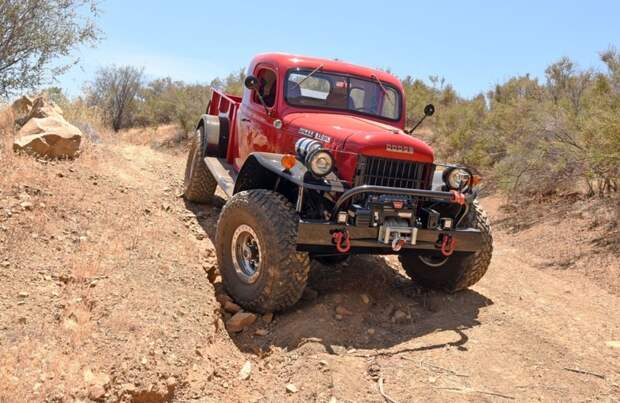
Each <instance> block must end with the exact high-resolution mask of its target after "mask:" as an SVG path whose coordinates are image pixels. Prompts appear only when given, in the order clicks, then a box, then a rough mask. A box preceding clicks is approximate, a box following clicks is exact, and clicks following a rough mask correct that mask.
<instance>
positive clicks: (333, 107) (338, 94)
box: [184, 53, 493, 312]
mask: <svg viewBox="0 0 620 403" xmlns="http://www.w3.org/2000/svg"><path fill="white" fill-rule="evenodd" d="M405 110H406V109H405V98H404V94H403V88H402V85H401V83H400V81H399V80H398V79H397V78H396V77H394V76H392V75H390V74H388V73H386V72H384V71H380V70H374V69H369V68H364V67H360V66H355V65H352V64H348V63H343V62H339V61H334V60H327V59H317V58H310V57H302V56H294V55H288V54H280V53H269V54H261V55H258V56H256V57H255V58H254V59H253V60H252V61H251V63H250V65H249V68H248V71H247V77H246V79H245V88H244V91H243V96H242V97H236V96H232V95H227V94H225V93H223V92H221V91H217V90H214V91H213V95H212V98H211V101H210V103H209V106H208V108H207V112H206V114H205V115H203V116H202V117H201V118H200V121H199V122H198V124H197V126H196V133H195V135H194V136H193V140H192V145H191V147H190V152H189V156H188V160H187V167H186V172H185V189H184V195H185V198H186V199H187V200H189V201H191V202H195V203H209V202H210V201H211V200H213V195H214V192H215V190H216V187H217V186H219V187H220V188H221V189H222V190H223V192H224V193H225V194H226V196H227V202H226V204H225V205H224V207H223V209H222V211H221V213H220V217H219V221H218V223H217V229H216V235H215V240H214V243H215V247H216V252H217V261H218V266H219V270H220V273H221V276H222V281H223V283H224V286H225V288H226V289H227V291H228V292H229V293H230V295H231V296H232V297H233V298H234V299H235V300H236V301H237V302H238V303H239V304H240V305H241V306H243V307H244V308H246V309H249V310H254V311H257V312H268V311H277V310H282V309H284V308H286V307H288V306H290V305H292V304H294V303H296V302H297V301H298V299H299V298H300V297H301V295H302V292H303V289H304V287H305V285H306V280H307V277H308V272H309V270H310V266H311V262H313V261H317V262H320V263H322V264H325V265H331V264H338V263H340V262H342V261H344V260H345V259H347V258H348V257H349V256H350V255H351V254H359V253H364V254H381V255H386V254H398V256H399V260H400V263H401V264H402V267H403V269H404V271H405V272H406V273H407V275H409V276H410V277H411V278H412V279H413V280H414V281H416V282H418V283H419V284H420V285H422V286H424V287H429V288H434V289H441V290H445V291H448V292H455V291H458V290H461V289H464V288H467V287H469V286H471V285H472V284H474V283H476V282H477V281H478V280H480V278H482V276H483V275H484V274H485V272H486V271H487V268H488V266H489V263H490V260H491V253H492V249H493V246H492V238H491V232H490V227H489V221H488V219H487V217H486V214H485V213H484V212H483V210H482V209H481V208H480V206H479V205H478V202H477V201H476V198H477V194H478V184H479V182H480V177H479V176H478V175H475V172H473V171H472V170H471V169H470V168H467V167H464V166H459V165H452V164H439V163H437V162H436V161H435V158H434V155H433V150H432V149H431V148H430V147H429V146H428V145H427V144H425V143H424V142H423V141H421V140H419V139H416V138H415V137H413V136H412V132H413V130H414V129H415V128H416V127H417V126H418V125H417V124H416V125H415V126H414V128H413V129H409V130H407V129H406V128H405ZM433 113H434V107H433V106H432V105H427V106H426V107H425V108H424V117H427V116H430V115H432V114H433ZM424 117H423V118H422V120H423V119H424ZM420 122H421V121H420ZM420 122H418V124H419V123H420Z"/></svg>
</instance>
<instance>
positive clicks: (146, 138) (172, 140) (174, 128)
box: [118, 124, 188, 151]
mask: <svg viewBox="0 0 620 403" xmlns="http://www.w3.org/2000/svg"><path fill="white" fill-rule="evenodd" d="M118 136H119V138H120V139H121V140H122V141H125V142H127V143H131V144H136V145H144V146H150V147H152V148H155V149H170V150H172V151H178V150H179V148H181V149H182V148H183V147H182V146H183V145H184V144H185V143H186V142H187V138H188V137H187V134H186V133H185V132H183V130H181V128H180V127H179V126H178V125H175V124H171V125H163V126H158V127H144V128H133V129H127V130H123V131H121V132H120V133H118Z"/></svg>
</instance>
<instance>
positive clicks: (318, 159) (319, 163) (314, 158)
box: [306, 148, 334, 177]
mask: <svg viewBox="0 0 620 403" xmlns="http://www.w3.org/2000/svg"><path fill="white" fill-rule="evenodd" d="M306 168H308V169H309V170H310V172H312V174H313V175H314V176H318V177H322V176H325V175H327V174H329V173H330V172H331V171H332V169H333V168H334V157H332V155H331V153H330V152H329V151H327V150H324V149H321V148H319V149H316V150H312V151H311V152H310V153H308V155H306Z"/></svg>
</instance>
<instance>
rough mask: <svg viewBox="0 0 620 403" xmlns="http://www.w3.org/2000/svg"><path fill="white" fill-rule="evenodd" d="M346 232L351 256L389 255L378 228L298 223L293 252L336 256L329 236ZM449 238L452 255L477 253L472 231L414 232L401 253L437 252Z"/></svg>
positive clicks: (475, 235) (478, 238) (475, 233)
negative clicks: (447, 236) (413, 240)
mask: <svg viewBox="0 0 620 403" xmlns="http://www.w3.org/2000/svg"><path fill="white" fill-rule="evenodd" d="M344 228H346V230H347V231H348V232H349V239H350V241H351V252H353V253H355V252H357V253H363V252H367V253H372V252H376V253H393V250H392V248H391V247H390V245H386V244H385V243H382V242H379V241H378V238H379V228H378V227H357V226H354V225H347V226H344V225H342V224H336V223H332V222H325V221H318V220H316V221H315V220H302V221H300V222H299V226H298V228H297V250H299V251H305V252H312V253H319V254H320V253H326V254H327V253H338V252H337V250H336V247H335V243H334V242H333V241H332V234H333V233H334V232H337V231H342V230H343V229H344ZM443 235H450V236H451V237H452V238H453V239H454V240H455V249H454V251H455V252H477V251H479V250H480V249H481V247H482V235H481V234H480V231H479V230H477V229H475V228H464V229H455V230H450V231H446V230H439V229H421V228H420V229H418V230H417V239H416V243H415V245H412V244H405V245H403V249H415V250H426V251H440V250H441V237H442V236H443Z"/></svg>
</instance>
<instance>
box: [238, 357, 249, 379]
mask: <svg viewBox="0 0 620 403" xmlns="http://www.w3.org/2000/svg"><path fill="white" fill-rule="evenodd" d="M251 374H252V363H251V362H250V361H246V362H245V364H243V366H242V367H241V370H240V371H239V379H241V380H242V381H245V380H246V379H250V375H251Z"/></svg>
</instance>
